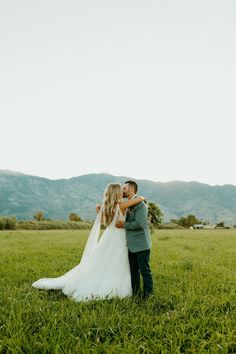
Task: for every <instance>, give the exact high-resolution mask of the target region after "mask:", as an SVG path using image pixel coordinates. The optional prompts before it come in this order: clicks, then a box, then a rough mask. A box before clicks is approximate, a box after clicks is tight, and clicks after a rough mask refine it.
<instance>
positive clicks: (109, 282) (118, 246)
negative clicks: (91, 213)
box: [32, 205, 132, 301]
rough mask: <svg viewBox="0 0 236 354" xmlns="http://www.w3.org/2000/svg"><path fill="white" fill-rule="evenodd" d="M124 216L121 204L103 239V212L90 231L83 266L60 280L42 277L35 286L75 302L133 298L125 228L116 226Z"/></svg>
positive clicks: (78, 266)
mask: <svg viewBox="0 0 236 354" xmlns="http://www.w3.org/2000/svg"><path fill="white" fill-rule="evenodd" d="M122 217H123V216H122V215H121V213H120V208H119V205H118V206H117V208H116V213H115V216H114V218H113V220H112V223H111V224H110V225H109V226H108V227H107V228H106V229H105V230H104V232H103V234H102V235H101V237H99V236H100V222H101V220H100V219H101V210H100V212H99V214H98V215H97V218H96V220H95V223H94V225H93V228H92V230H91V232H90V235H89V238H88V241H87V243H86V246H85V249H84V252H83V255H82V259H81V261H80V263H79V264H78V265H77V266H76V267H74V268H72V269H71V270H70V271H68V272H67V273H65V274H64V275H62V276H59V277H57V278H42V279H39V280H37V281H35V282H34V283H33V284H32V286H33V287H34V288H38V289H45V290H49V289H60V290H61V291H62V292H63V293H64V294H65V295H67V296H68V297H70V298H71V299H73V300H75V301H88V300H97V299H111V298H114V297H119V298H124V297H130V296H131V295H132V288H131V276H130V267H129V260H128V248H127V240H126V233H125V230H124V229H118V228H116V227H115V223H116V222H117V220H118V219H120V218H122Z"/></svg>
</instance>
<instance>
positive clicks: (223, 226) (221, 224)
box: [216, 221, 225, 229]
mask: <svg viewBox="0 0 236 354" xmlns="http://www.w3.org/2000/svg"><path fill="white" fill-rule="evenodd" d="M216 227H221V228H222V229H224V228H225V222H224V221H221V222H218V223H217V224H216Z"/></svg>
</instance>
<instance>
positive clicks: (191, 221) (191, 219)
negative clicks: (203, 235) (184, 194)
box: [171, 214, 201, 228]
mask: <svg viewBox="0 0 236 354" xmlns="http://www.w3.org/2000/svg"><path fill="white" fill-rule="evenodd" d="M171 221H172V222H173V223H175V224H177V225H179V226H183V227H185V228H189V227H190V226H193V225H195V224H201V220H199V219H198V218H197V217H196V216H195V215H193V214H189V215H187V216H182V217H181V218H179V219H171Z"/></svg>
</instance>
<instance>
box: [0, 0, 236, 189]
mask: <svg viewBox="0 0 236 354" xmlns="http://www.w3.org/2000/svg"><path fill="white" fill-rule="evenodd" d="M0 40H1V42H0V43H1V45H0V101H1V103H0V132H1V135H0V152H1V154H0V169H10V170H15V171H21V172H24V173H28V174H33V175H38V176H44V177H49V178H53V179H54V178H68V177H72V176H77V175H81V174H85V173H91V172H96V173H98V172H109V173H112V174H115V175H126V176H130V177H134V178H146V179H152V180H155V181H169V180H184V181H190V180H197V181H200V182H205V183H209V184H212V185H214V184H225V183H232V184H235V185H236V163H235V158H236V143H235V139H236V1H235V0H220V1H218V0H194V1H193V0H185V1H184V0H178V1H177V0H162V1H158V0H156V1H149V0H135V1H133V0H129V1H127V0H125V1H124V0H119V1H113V0H106V1H105V0H100V1H99V0H83V1H82V0H74V1H71V0H67V1H60V0H45V1H42V0H41V1H36V0H28V1H26V0H21V1H19V0H15V1H13V0H9V1H6V0H5V1H4V0H0Z"/></svg>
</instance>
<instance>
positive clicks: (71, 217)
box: [69, 213, 83, 221]
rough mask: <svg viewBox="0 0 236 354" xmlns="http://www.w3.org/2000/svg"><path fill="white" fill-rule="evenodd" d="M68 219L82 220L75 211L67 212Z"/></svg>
mask: <svg viewBox="0 0 236 354" xmlns="http://www.w3.org/2000/svg"><path fill="white" fill-rule="evenodd" d="M69 220H70V221H83V220H82V219H81V217H80V216H79V215H78V214H76V213H70V214H69Z"/></svg>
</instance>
